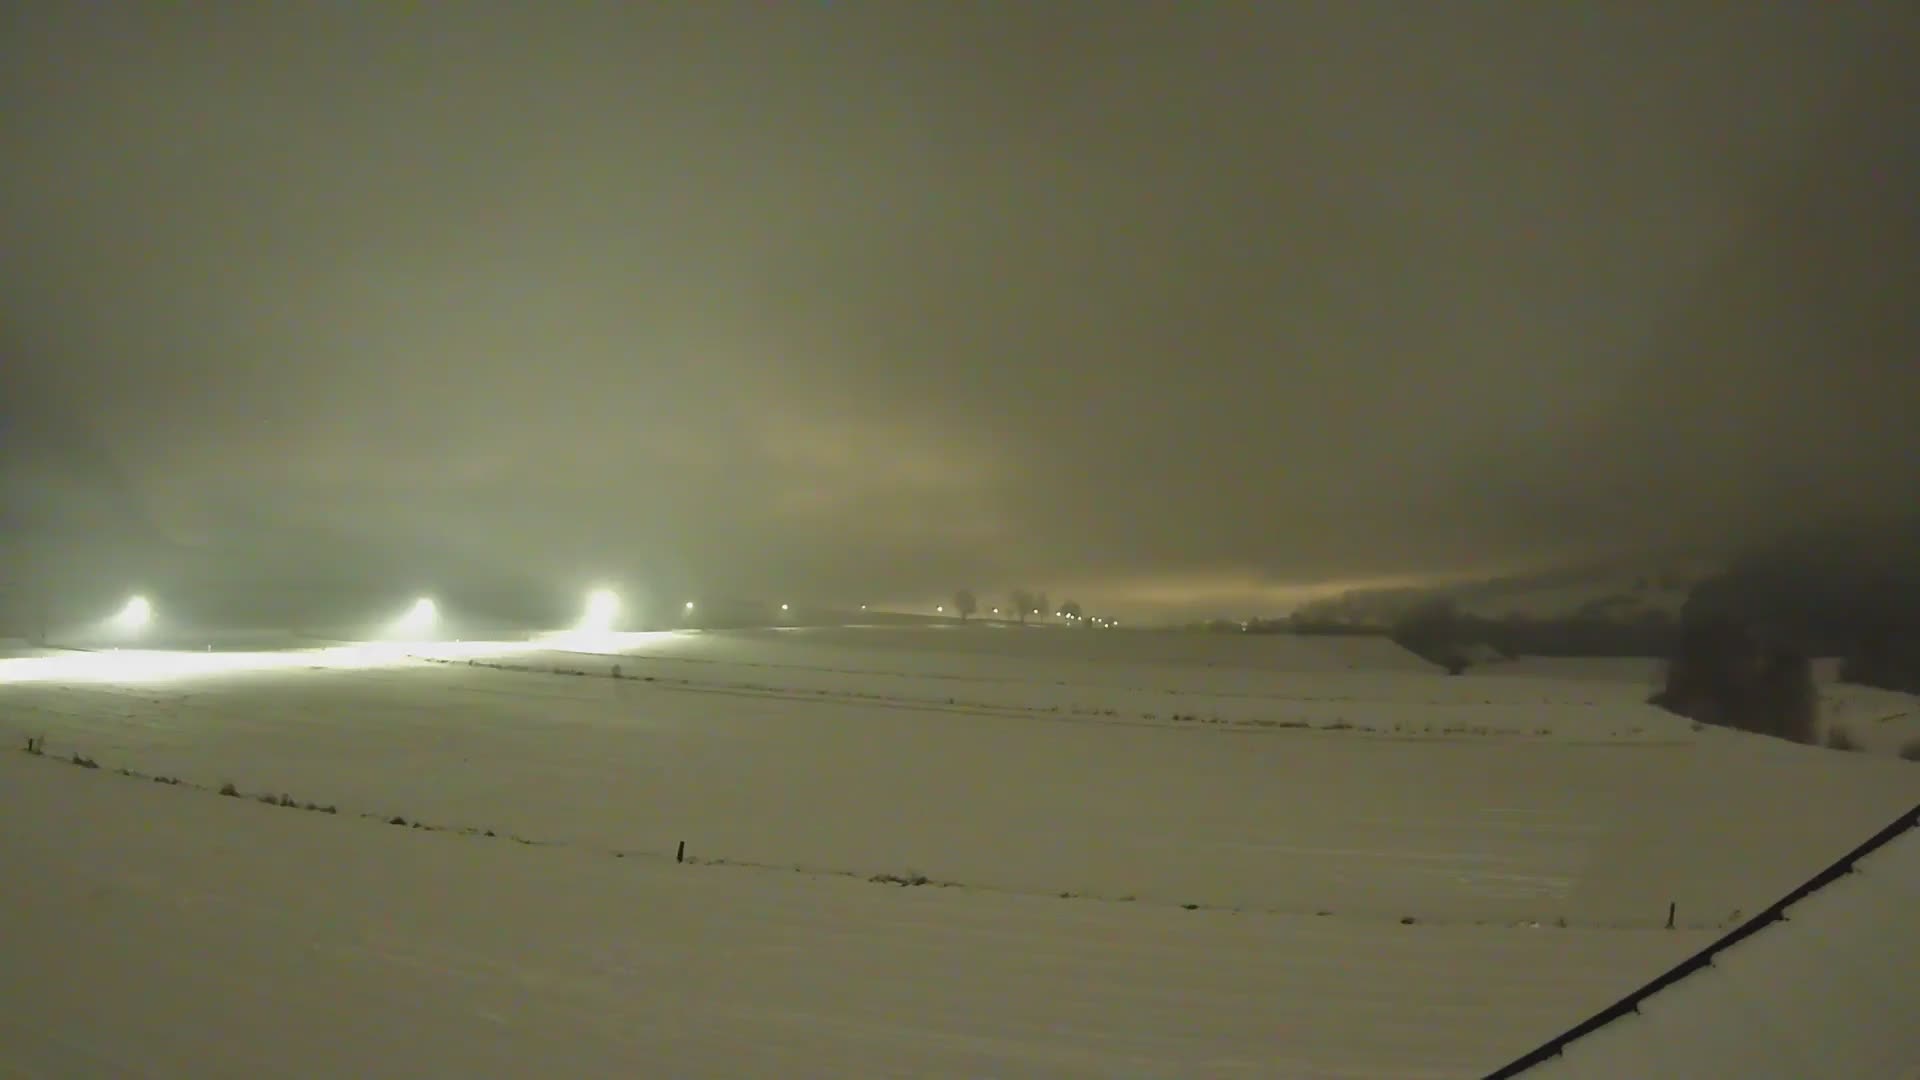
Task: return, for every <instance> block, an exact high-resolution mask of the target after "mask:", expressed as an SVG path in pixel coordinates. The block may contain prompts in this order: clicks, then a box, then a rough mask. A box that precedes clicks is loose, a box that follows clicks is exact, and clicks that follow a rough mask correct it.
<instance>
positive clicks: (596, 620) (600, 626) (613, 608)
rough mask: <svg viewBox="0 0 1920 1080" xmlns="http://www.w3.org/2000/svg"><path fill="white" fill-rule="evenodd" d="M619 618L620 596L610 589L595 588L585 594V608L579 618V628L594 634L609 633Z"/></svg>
mask: <svg viewBox="0 0 1920 1080" xmlns="http://www.w3.org/2000/svg"><path fill="white" fill-rule="evenodd" d="M619 618H620V597H619V596H617V595H616V594H615V593H614V591H613V590H612V589H595V590H593V591H592V592H590V593H588V594H587V610H586V614H584V615H582V616H581V618H580V629H581V630H583V631H586V632H588V633H595V634H605V633H609V632H611V631H612V630H613V625H614V623H615V621H617V620H618V619H619Z"/></svg>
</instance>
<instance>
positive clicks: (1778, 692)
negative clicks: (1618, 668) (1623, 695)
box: [1652, 616, 1820, 743]
mask: <svg viewBox="0 0 1920 1080" xmlns="http://www.w3.org/2000/svg"><path fill="white" fill-rule="evenodd" d="M1819 701H1820V696H1819V693H1818V691H1817V689H1816V688H1815V686H1814V682H1813V664H1812V662H1811V661H1809V660H1808V659H1807V656H1806V654H1804V653H1802V652H1799V651H1798V650H1795V649H1792V648H1788V647H1785V646H1783V645H1780V644H1778V643H1774V642H1769V641H1768V640H1766V638H1765V635H1763V634H1762V633H1760V632H1759V631H1757V630H1755V629H1754V628H1753V627H1751V626H1748V625H1745V624H1742V623H1741V622H1739V621H1737V620H1735V619H1733V618H1728V617H1724V616H1714V617H1710V618H1702V619H1699V620H1697V621H1695V622H1693V623H1692V624H1690V625H1688V626H1686V627H1685V628H1684V629H1683V630H1682V631H1681V634H1680V646H1679V648H1678V650H1676V652H1675V653H1674V656H1673V659H1672V660H1671V661H1669V662H1668V664H1667V677H1666V684H1665V685H1664V686H1663V687H1662V688H1661V689H1660V691H1659V692H1658V693H1656V694H1655V695H1654V696H1653V698H1652V702H1653V704H1655V705H1658V706H1660V707H1661V708H1664V709H1667V710H1668V711H1670V712H1675V713H1678V714H1680V715H1681V716H1685V717H1688V718H1690V719H1693V720H1698V721H1700V722H1701V723H1703V724H1715V725H1718V726H1720V727H1730V728H1737V729H1739V730H1741V731H1751V732H1755V733H1756V734H1760V735H1772V736H1775V737H1777V738H1782V739H1787V740H1790V741H1792V742H1799V743H1811V742H1813V741H1815V738H1816V729H1817V727H1818V724H1819Z"/></svg>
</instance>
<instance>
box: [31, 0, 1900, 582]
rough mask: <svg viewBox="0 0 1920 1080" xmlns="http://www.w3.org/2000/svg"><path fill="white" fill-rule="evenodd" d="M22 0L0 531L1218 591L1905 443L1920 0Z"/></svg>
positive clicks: (174, 575)
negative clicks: (830, 0) (1704, 1)
mask: <svg viewBox="0 0 1920 1080" xmlns="http://www.w3.org/2000/svg"><path fill="white" fill-rule="evenodd" d="M0 26H3V27H4V39H3V40H4V44H3V45H0V48H4V50H5V51H4V55H0V145H4V146H5V147H6V148H7V159H6V167H5V169H4V170H0V230H3V231H0V251H4V258H3V259H0V500H3V501H0V523H3V524H4V526H5V528H6V530H7V536H8V543H9V545H10V547H11V548H12V551H11V552H10V553H9V562H10V564H11V569H10V570H9V571H7V572H5V573H0V576H11V577H13V578H15V579H19V578H23V577H34V578H39V579H45V580H61V581H83V582H88V583H94V584H101V585H102V587H106V586H107V585H109V584H110V586H111V588H112V589H113V590H119V589H121V588H122V580H123V579H124V580H125V581H127V582H132V581H134V580H135V579H141V580H147V581H170V580H178V581H188V580H191V581H193V582H198V583H201V584H200V585H196V586H195V587H196V588H198V587H211V588H213V589H215V590H216V591H219V590H228V591H234V592H246V591H249V590H258V589H259V588H260V587H261V583H262V582H268V581H272V582H279V583H282V584H283V585H284V586H285V587H286V588H287V589H288V590H289V591H290V593H291V594H294V595H326V596H330V597H337V596H338V595H340V594H341V592H342V590H349V591H350V590H351V589H354V588H360V587H364V588H365V589H366V590H368V591H369V592H373V591H380V590H389V589H401V588H404V589H410V590H411V589H420V588H435V589H441V590H454V591H459V590H469V591H474V590H480V591H484V590H486V589H495V590H502V591H505V592H514V591H516V590H518V591H520V592H521V593H524V594H526V595H532V594H536V593H540V592H542V591H543V590H544V591H552V592H559V591H565V592H566V593H567V595H576V594H577V589H578V588H580V587H583V586H584V585H586V584H588V583H591V582H596V581H613V582H620V583H623V584H626V585H629V586H630V587H632V588H634V589H636V590H641V591H651V592H654V593H658V594H659V595H662V596H667V595H671V596H675V597H678V596H680V595H683V594H684V595H694V594H699V595H708V594H716V593H725V594H728V595H736V596H772V595H776V594H777V595H779V596H781V597H783V598H785V597H791V598H792V599H793V600H795V601H797V602H806V603H820V604H828V603H835V604H852V603H857V602H863V601H869V600H870V601H874V602H876V603H880V602H886V603H903V604H919V603H927V604H930V603H932V602H934V601H935V600H936V599H937V598H939V597H942V596H944V595H946V594H948V593H949V592H950V591H951V590H952V589H953V588H955V587H957V586H960V585H971V586H973V587H975V588H976V589H978V590H980V591H981V592H982V593H983V595H986V594H988V593H991V592H993V591H995V590H1002V589H1005V588H1007V587H1011V586H1015V585H1028V586H1033V587H1039V588H1045V589H1048V590H1049V591H1050V593H1051V595H1053V596H1054V597H1056V598H1059V597H1062V596H1064V595H1068V594H1071V595H1074V596H1075V597H1076V598H1078V599H1080V600H1081V601H1082V602H1083V603H1086V604H1088V605H1089V606H1090V607H1092V606H1100V607H1104V608H1106V609H1108V610H1112V611H1115V612H1125V613H1127V614H1135V613H1140V614H1158V613H1168V614H1172V613H1181V614H1189V613H1214V612H1219V613H1227V614H1236V615H1237V614H1245V613H1247V612H1249V611H1260V610H1271V609H1273V608H1274V607H1276V606H1284V605H1287V604H1290V603H1291V602H1292V601H1293V600H1295V599H1297V598H1299V597H1300V596H1302V595H1305V594H1307V593H1310V592H1312V591H1314V590H1319V589H1328V588H1346V587H1351V586H1354V585H1360V584H1369V583H1377V582H1388V581H1418V580H1426V579H1431V578H1438V577H1442V576H1445V575H1450V574H1461V573H1485V572H1494V571H1498V570H1505V569H1512V568H1515V567H1526V566H1542V565H1552V564H1556V563H1563V562H1568V561H1574V560H1580V559H1586V558H1594V557H1601V556H1609V557H1611V556H1620V555H1633V554H1636V553H1653V552H1662V551H1668V550H1675V549H1687V550H1703V549H1704V550H1713V549H1728V550H1731V549H1735V548H1739V547H1741V546H1743V545H1748V544H1751V543H1754V542H1756V541H1758V540H1763V539H1765V538H1767V537H1770V536H1773V535H1775V534H1778V533H1780V532H1782V531H1785V530H1793V529H1803V528H1805V527H1807V526H1808V525H1809V524H1810V523H1817V522H1821V521H1826V520H1842V519H1844V520H1849V521H1851V520H1855V519H1859V518H1861V517H1863V516H1864V517H1866V518H1872V517H1874V516H1876V515H1879V514H1881V513H1885V512H1890V511H1892V510H1896V509H1904V504H1905V503H1906V502H1907V501H1909V500H1910V499H1911V494H1912V491H1913V490H1914V489H1915V483H1914V481H1915V478H1916V477H1915V472H1916V470H1915V469H1914V462H1916V461H1920V437H1917V436H1916V432H1920V427H1917V426H1916V425H1915V424H1914V422H1913V406H1914V404H1915V403H1916V402H1920V364H1916V363H1915V362H1914V356H1915V354H1916V346H1920V326H1916V314H1915V313H1916V310H1917V308H1916V305H1915V303H1914V296H1913V293H1912V288H1911V285H1909V284H1907V283H1908V282H1911V281H1914V280H1920V266H1916V265H1915V264H1916V261H1920V256H1917V255H1916V252H1920V224H1917V222H1916V214H1917V210H1916V200H1915V199H1914V197H1913V192H1914V191H1916V190H1920V147H1916V140H1920V116H1917V115H1916V109H1917V108H1920V105H1916V103H1920V76H1916V75H1915V73H1914V71H1913V66H1912V65H1911V64H1910V63H1906V62H1905V58H1908V57H1911V56H1912V55H1915V50H1916V47H1917V46H1920V13H1916V10H1915V9H1914V8H1913V7H1912V6H1911V5H1899V4H1884V5H1869V4H1865V3H1861V4H1844V5H1811V4H1804V5H1800V4H1796V5H1771V6H1767V7H1764V8H1751V7H1743V8H1741V9H1740V10H1738V11H1733V10H1726V9H1714V8H1711V7H1710V6H1707V5H1667V6H1665V7H1664V8H1662V9H1659V10H1656V9H1655V8H1654V7H1651V6H1647V5H1617V4H1606V5H1603V4H1577V5H1576V4H1556V5H1537V4H1527V3H1520V2H1504V3H1487V4H1478V5H1472V6H1466V5H1407V4H1398V3H1366V2H1351V0H1348V2H1329V3H1311V4H1289V5H1238V6H1229V5H1188V6H1179V7H1176V6H1174V5H1165V4H1153V3H1123V2H1112V3H1091V2H1089V3H1078V2H1065V0H1062V2H1055V3H1050V4H1046V5H1032V6H1028V5H1021V6H1017V7H1016V6H1003V5H963V4H944V3H939V4H914V5H905V4H890V3H867V4H860V3H840V4H834V5H830V6H809V7H805V8H800V7H783V8H779V9H772V8H768V7H765V6H763V5H755V4H728V3H711V4H700V5H633V6H631V7H630V8H627V9H622V8H618V7H603V6H599V5H577V4H550V5H517V4H499V5H490V4H478V3H476V4H465V5H458V6H445V7H433V8H430V7H427V6H424V5H422V6H416V5H399V4H393V5H378V6H375V5H362V6H355V7H349V6H344V5H325V4H287V5H251V4H195V5H158V4H136V3H128V4H118V5H73V4H59V3H51V2H48V3H27V4H17V5H10V6H9V7H8V8H7V10H6V12H5V13H4V14H0Z"/></svg>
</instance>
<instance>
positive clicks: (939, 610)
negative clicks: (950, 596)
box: [933, 604, 947, 615]
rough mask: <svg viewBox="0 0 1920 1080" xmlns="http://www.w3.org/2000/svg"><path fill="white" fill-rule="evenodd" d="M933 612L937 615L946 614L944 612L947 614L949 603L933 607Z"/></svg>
mask: <svg viewBox="0 0 1920 1080" xmlns="http://www.w3.org/2000/svg"><path fill="white" fill-rule="evenodd" d="M933 613H934V614H935V615H944V614H946V613H947V605H945V604H941V605H940V606H939V607H936V608H934V609H933Z"/></svg>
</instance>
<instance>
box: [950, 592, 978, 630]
mask: <svg viewBox="0 0 1920 1080" xmlns="http://www.w3.org/2000/svg"><path fill="white" fill-rule="evenodd" d="M953 610H955V611H957V612H959V613H960V621H961V622H966V621H967V620H968V619H970V618H972V617H973V613H974V612H976V611H979V610H980V601H979V600H978V599H977V598H975V596H974V595H973V590H972V589H961V590H960V591H959V592H957V593H954V594H953Z"/></svg>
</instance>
